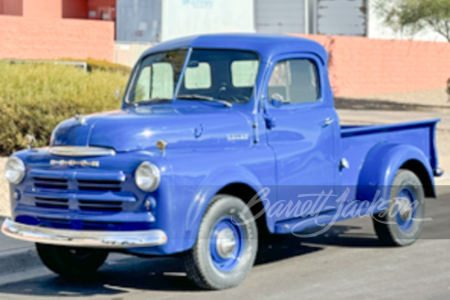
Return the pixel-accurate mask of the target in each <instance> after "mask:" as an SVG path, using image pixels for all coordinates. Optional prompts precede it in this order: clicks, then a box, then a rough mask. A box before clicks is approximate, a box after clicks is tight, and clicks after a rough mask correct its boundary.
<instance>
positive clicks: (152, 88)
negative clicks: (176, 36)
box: [134, 62, 174, 101]
mask: <svg viewBox="0 0 450 300" xmlns="http://www.w3.org/2000/svg"><path fill="white" fill-rule="evenodd" d="M173 89H174V79H173V68H172V65H171V64H170V63H165V62H161V63H154V64H151V65H148V66H145V67H144V68H143V69H142V70H141V73H140V75H139V78H138V80H137V82H136V91H135V96H134V99H135V101H147V100H149V99H152V98H168V99H170V98H172V96H173Z"/></svg>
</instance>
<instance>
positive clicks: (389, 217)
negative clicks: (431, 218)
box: [374, 170, 425, 246]
mask: <svg viewBox="0 0 450 300" xmlns="http://www.w3.org/2000/svg"><path fill="white" fill-rule="evenodd" d="M424 216H425V196H424V190H423V186H422V183H421V181H420V179H419V178H418V177H417V175H416V174H414V173H413V172H411V171H409V170H399V171H398V172H397V174H396V175H395V178H394V181H393V183H392V187H391V191H390V195H389V206H388V209H387V210H386V211H384V212H382V213H380V214H377V215H375V216H374V227H375V231H376V233H377V235H378V237H379V239H380V241H381V242H382V243H383V244H384V245H387V246H408V245H411V244H413V243H414V242H415V241H416V240H417V239H418V237H419V235H420V233H421V232H422V228H423V221H422V219H423V218H424Z"/></svg>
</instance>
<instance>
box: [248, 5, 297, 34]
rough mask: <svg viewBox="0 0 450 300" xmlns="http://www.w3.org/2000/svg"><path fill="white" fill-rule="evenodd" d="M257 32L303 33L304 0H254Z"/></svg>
mask: <svg viewBox="0 0 450 300" xmlns="http://www.w3.org/2000/svg"><path fill="white" fill-rule="evenodd" d="M255 5H256V7H255V12H256V30H257V32H259V33H270V34H282V33H305V0H256V2H255Z"/></svg>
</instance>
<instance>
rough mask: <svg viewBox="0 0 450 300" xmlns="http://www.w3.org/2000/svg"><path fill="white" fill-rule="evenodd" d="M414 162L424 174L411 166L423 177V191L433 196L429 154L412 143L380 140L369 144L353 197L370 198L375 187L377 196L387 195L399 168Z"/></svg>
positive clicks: (359, 198) (434, 194)
mask: <svg viewBox="0 0 450 300" xmlns="http://www.w3.org/2000/svg"><path fill="white" fill-rule="evenodd" d="M409 162H415V165H417V166H419V168H421V170H425V172H422V173H424V174H418V173H419V170H417V169H416V170H415V169H412V170H411V171H413V172H415V173H416V174H417V175H418V176H419V178H420V179H421V181H422V184H423V185H424V188H425V190H426V194H427V196H429V197H436V191H435V188H434V178H433V171H432V168H431V166H430V162H429V160H428V158H427V157H426V156H425V155H424V154H423V152H422V151H421V150H420V149H419V148H417V147H414V146H411V145H405V144H391V143H389V144H379V145H377V146H375V147H374V148H372V150H370V151H369V153H368V154H367V156H366V159H365V161H364V163H363V166H362V168H361V172H360V175H359V180H358V187H357V194H356V199H358V200H372V199H373V198H374V196H375V195H376V193H377V191H378V190H379V191H380V195H379V197H382V198H383V199H389V192H390V185H391V184H392V182H393V180H394V177H395V175H396V173H397V171H398V170H399V169H401V168H402V167H403V166H406V165H408V163H409Z"/></svg>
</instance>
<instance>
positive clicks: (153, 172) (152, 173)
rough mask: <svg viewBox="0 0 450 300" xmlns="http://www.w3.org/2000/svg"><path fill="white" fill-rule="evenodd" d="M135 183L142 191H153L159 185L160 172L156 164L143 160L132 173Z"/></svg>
mask: <svg viewBox="0 0 450 300" xmlns="http://www.w3.org/2000/svg"><path fill="white" fill-rule="evenodd" d="M134 180H135V182H136V185H137V186H138V187H139V188H140V189H141V190H143V191H146V192H154V191H156V189H157V188H158V186H159V181H160V180H161V173H160V172H159V169H158V167H157V166H155V165H154V164H152V163H150V162H143V163H142V164H141V165H140V166H139V167H138V168H137V169H136V172H135V174H134Z"/></svg>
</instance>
